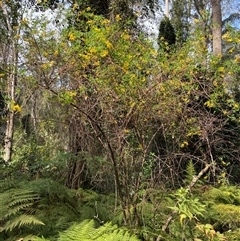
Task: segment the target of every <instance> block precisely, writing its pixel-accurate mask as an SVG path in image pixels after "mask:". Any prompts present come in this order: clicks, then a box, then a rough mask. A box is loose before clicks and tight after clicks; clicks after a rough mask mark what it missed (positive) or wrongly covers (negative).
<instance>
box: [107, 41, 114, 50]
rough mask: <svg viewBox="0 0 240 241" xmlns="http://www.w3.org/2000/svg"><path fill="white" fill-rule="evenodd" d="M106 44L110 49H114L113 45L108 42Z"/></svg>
mask: <svg viewBox="0 0 240 241" xmlns="http://www.w3.org/2000/svg"><path fill="white" fill-rule="evenodd" d="M105 44H106V46H107V48H108V49H112V48H113V46H112V44H111V43H110V42H109V41H108V40H107V41H106V42H105Z"/></svg>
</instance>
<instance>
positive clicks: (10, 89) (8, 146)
mask: <svg viewBox="0 0 240 241" xmlns="http://www.w3.org/2000/svg"><path fill="white" fill-rule="evenodd" d="M0 7H1V9H2V13H3V16H4V18H5V23H6V30H7V32H8V44H9V52H8V61H7V66H8V67H7V69H6V73H7V95H8V110H9V111H8V116H7V121H6V132H5V139H4V155H3V159H4V161H5V162H6V163H8V162H10V161H11V156H12V146H13V133H14V111H13V110H12V108H11V106H12V105H14V103H15V87H16V83H17V62H18V50H17V40H16V39H15V38H14V34H15V30H14V29H13V26H12V23H13V22H15V20H16V19H17V15H15V13H9V12H8V6H7V2H6V1H2V2H1V5H0ZM16 11H17V9H16ZM11 14H13V16H14V18H16V19H14V21H13V19H12V17H13V16H11Z"/></svg>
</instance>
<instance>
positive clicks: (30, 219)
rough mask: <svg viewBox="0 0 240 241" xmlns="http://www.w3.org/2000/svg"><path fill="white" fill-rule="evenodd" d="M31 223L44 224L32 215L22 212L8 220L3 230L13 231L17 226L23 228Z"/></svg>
mask: <svg viewBox="0 0 240 241" xmlns="http://www.w3.org/2000/svg"><path fill="white" fill-rule="evenodd" d="M29 225H44V223H43V222H42V221H40V220H39V219H37V218H36V217H34V216H32V215H25V214H22V215H20V216H18V217H16V218H14V219H13V220H9V221H8V222H6V224H5V225H4V226H3V228H2V229H1V231H12V230H13V229H14V228H16V227H18V228H21V227H23V226H29Z"/></svg>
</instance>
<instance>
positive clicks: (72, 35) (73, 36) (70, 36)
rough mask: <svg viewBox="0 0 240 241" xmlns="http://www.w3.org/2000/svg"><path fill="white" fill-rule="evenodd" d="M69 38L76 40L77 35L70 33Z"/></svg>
mask: <svg viewBox="0 0 240 241" xmlns="http://www.w3.org/2000/svg"><path fill="white" fill-rule="evenodd" d="M68 38H69V40H70V41H74V40H76V36H75V35H74V34H73V33H69V34H68Z"/></svg>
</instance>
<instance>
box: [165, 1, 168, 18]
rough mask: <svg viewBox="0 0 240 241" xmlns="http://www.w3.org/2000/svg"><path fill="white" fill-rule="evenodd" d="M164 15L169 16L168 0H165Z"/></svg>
mask: <svg viewBox="0 0 240 241" xmlns="http://www.w3.org/2000/svg"><path fill="white" fill-rule="evenodd" d="M165 16H166V17H167V18H169V0H165Z"/></svg>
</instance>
